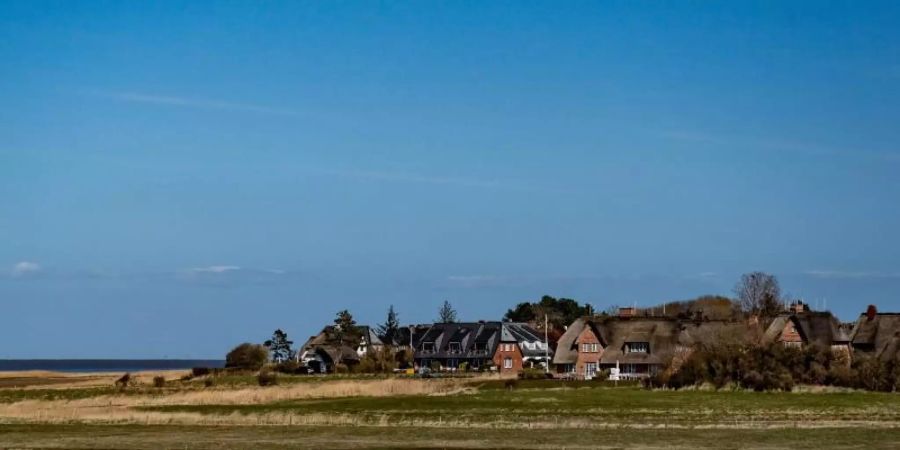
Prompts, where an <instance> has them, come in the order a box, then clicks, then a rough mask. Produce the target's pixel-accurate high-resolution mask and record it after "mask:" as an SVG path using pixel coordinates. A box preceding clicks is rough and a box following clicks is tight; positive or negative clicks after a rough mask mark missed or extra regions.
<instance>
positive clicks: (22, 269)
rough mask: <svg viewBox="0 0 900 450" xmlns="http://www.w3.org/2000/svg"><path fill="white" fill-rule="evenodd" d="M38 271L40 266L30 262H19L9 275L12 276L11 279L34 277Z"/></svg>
mask: <svg viewBox="0 0 900 450" xmlns="http://www.w3.org/2000/svg"><path fill="white" fill-rule="evenodd" d="M40 271H41V266H40V264H38V263H34V262H30V261H21V262H17V263H16V264H15V265H13V267H12V270H10V275H12V276H13V278H20V277H26V276H29V275H34V274H36V273H38V272H40Z"/></svg>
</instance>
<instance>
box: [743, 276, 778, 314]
mask: <svg viewBox="0 0 900 450" xmlns="http://www.w3.org/2000/svg"><path fill="white" fill-rule="evenodd" d="M734 293H735V295H737V298H738V301H739V302H740V304H741V309H743V310H744V311H746V312H749V313H752V314H757V315H759V316H760V317H773V316H775V315H777V314H778V312H779V311H781V287H779V286H778V278H775V275H771V274H768V273H765V272H752V273H745V274H743V275H741V281H739V282H738V284H737V285H736V286H735V287H734Z"/></svg>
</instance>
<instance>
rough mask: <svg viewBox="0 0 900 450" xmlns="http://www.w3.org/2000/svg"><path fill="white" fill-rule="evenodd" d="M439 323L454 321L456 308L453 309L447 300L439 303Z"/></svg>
mask: <svg viewBox="0 0 900 450" xmlns="http://www.w3.org/2000/svg"><path fill="white" fill-rule="evenodd" d="M437 321H438V322H439V323H455V322H456V310H455V309H453V306H452V305H451V304H450V302H449V301H447V300H444V304H443V305H441V309H439V310H438V320H437Z"/></svg>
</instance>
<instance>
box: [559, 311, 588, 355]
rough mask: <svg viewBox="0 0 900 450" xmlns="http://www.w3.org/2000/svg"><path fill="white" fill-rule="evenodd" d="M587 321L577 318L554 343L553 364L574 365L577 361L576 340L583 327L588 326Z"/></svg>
mask: <svg viewBox="0 0 900 450" xmlns="http://www.w3.org/2000/svg"><path fill="white" fill-rule="evenodd" d="M589 321H590V320H589V319H587V318H584V317H582V318H578V319H575V321H574V322H572V324H571V325H569V327H568V328H567V329H566V332H565V333H563V335H562V336H560V338H559V340H558V341H556V353H555V354H554V355H553V364H575V361H577V360H578V344H577V343H576V340H577V339H578V336H579V335H580V334H581V332H582V331H583V330H584V327H586V326H589V325H588V324H589Z"/></svg>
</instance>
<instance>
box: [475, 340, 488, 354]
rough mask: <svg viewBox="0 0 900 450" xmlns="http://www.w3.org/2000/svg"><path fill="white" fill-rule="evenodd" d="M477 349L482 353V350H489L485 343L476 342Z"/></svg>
mask: <svg viewBox="0 0 900 450" xmlns="http://www.w3.org/2000/svg"><path fill="white" fill-rule="evenodd" d="M475 351H476V352H478V353H482V352H485V351H487V349H486V348H485V346H484V344H482V343H479V342H476V343H475Z"/></svg>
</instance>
